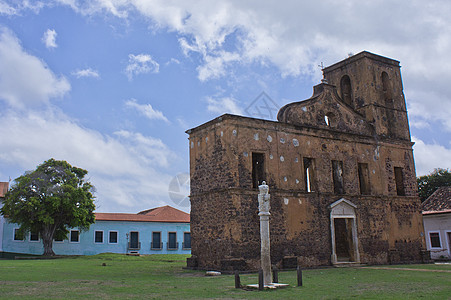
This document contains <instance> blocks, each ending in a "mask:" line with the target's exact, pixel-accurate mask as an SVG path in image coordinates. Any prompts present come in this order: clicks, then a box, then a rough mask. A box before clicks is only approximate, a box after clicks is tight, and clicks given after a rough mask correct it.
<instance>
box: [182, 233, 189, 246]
mask: <svg viewBox="0 0 451 300" xmlns="http://www.w3.org/2000/svg"><path fill="white" fill-rule="evenodd" d="M182 248H183V249H191V233H190V232H184V233H183V247H182Z"/></svg>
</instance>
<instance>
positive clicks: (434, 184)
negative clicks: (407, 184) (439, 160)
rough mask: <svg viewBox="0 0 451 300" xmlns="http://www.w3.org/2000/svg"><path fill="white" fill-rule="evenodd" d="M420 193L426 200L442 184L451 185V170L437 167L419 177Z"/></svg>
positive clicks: (421, 197) (422, 198) (422, 199)
mask: <svg viewBox="0 0 451 300" xmlns="http://www.w3.org/2000/svg"><path fill="white" fill-rule="evenodd" d="M417 182H418V194H419V196H420V199H421V201H422V202H423V201H424V200H426V199H427V198H428V197H429V196H430V195H432V193H434V192H435V191H436V190H437V189H438V188H439V187H441V186H451V172H450V171H449V170H447V169H441V168H437V169H434V171H433V172H432V173H431V174H429V175H424V176H421V177H418V178H417Z"/></svg>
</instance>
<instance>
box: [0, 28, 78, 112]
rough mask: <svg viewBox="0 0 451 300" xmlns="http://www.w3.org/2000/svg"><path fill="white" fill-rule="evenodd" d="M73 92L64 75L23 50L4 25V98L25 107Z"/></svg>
mask: <svg viewBox="0 0 451 300" xmlns="http://www.w3.org/2000/svg"><path fill="white" fill-rule="evenodd" d="M69 90H70V84H69V82H68V81H67V79H66V78H65V77H64V76H60V77H58V76H56V75H55V74H54V73H53V72H52V71H51V70H50V69H49V68H48V67H47V65H46V64H45V63H44V62H43V61H42V60H40V59H39V58H37V57H35V56H33V55H30V54H28V53H27V52H26V51H25V50H24V49H23V48H22V46H21V44H20V41H19V40H18V39H17V37H16V36H15V35H14V34H13V33H12V32H11V31H10V30H9V29H7V28H5V27H1V26H0V99H3V100H6V101H7V102H8V103H9V104H10V105H11V106H14V107H18V108H23V107H26V106H29V105H36V104H42V103H48V101H49V99H50V98H55V97H62V96H64V95H65V94H66V93H67V92H68V91H69Z"/></svg>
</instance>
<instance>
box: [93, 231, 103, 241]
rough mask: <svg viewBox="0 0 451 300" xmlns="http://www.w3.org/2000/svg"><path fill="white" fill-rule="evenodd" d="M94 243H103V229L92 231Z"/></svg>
mask: <svg viewBox="0 0 451 300" xmlns="http://www.w3.org/2000/svg"><path fill="white" fill-rule="evenodd" d="M94 243H96V244H103V231H100V230H99V231H95V232H94Z"/></svg>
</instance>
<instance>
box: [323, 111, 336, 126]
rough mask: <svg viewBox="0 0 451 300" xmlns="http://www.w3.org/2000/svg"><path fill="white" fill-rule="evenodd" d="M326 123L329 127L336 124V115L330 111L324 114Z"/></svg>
mask: <svg viewBox="0 0 451 300" xmlns="http://www.w3.org/2000/svg"><path fill="white" fill-rule="evenodd" d="M324 123H325V124H326V126H327V127H333V126H335V116H334V114H333V113H331V112H329V113H327V114H326V115H325V116H324Z"/></svg>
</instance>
